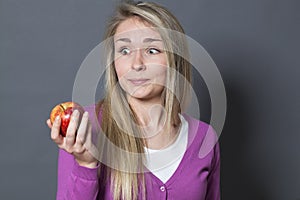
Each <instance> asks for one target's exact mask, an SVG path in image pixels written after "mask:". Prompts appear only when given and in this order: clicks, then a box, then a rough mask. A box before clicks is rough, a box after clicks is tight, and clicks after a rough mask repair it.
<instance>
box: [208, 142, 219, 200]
mask: <svg viewBox="0 0 300 200" xmlns="http://www.w3.org/2000/svg"><path fill="white" fill-rule="evenodd" d="M213 152H214V155H213V158H212V163H211V170H210V173H209V176H208V181H207V193H206V198H205V199H206V200H220V198H221V197H220V148H219V143H216V145H215V147H214V151H213Z"/></svg>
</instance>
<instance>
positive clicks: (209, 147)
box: [183, 114, 219, 158]
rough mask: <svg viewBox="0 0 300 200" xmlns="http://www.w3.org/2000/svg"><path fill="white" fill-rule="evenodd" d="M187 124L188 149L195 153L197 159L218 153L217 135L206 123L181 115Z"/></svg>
mask: <svg viewBox="0 0 300 200" xmlns="http://www.w3.org/2000/svg"><path fill="white" fill-rule="evenodd" d="M183 116H184V118H185V120H186V121H187V122H188V132H189V133H188V148H192V149H194V150H196V151H197V153H199V154H198V156H199V158H204V157H206V156H207V155H208V154H215V153H216V152H215V151H218V148H219V147H218V146H219V144H218V134H217V133H216V131H215V129H214V128H213V127H212V126H211V125H210V124H208V123H206V122H204V121H201V120H198V119H196V118H194V117H191V116H189V115H187V114H183Z"/></svg>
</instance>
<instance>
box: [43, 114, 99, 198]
mask: <svg viewBox="0 0 300 200" xmlns="http://www.w3.org/2000/svg"><path fill="white" fill-rule="evenodd" d="M47 124H48V126H49V128H51V139H52V140H53V141H54V142H55V143H56V144H57V145H58V147H59V148H60V150H59V159H58V188H57V199H58V200H65V199H66V200H80V199H84V200H93V199H96V198H97V193H98V189H99V187H98V176H97V172H98V169H97V168H98V167H99V166H98V161H97V159H96V158H94V157H93V155H92V154H91V153H90V152H89V150H88V149H87V148H86V144H89V143H90V142H91V135H92V125H91V123H90V121H89V114H88V112H85V113H84V114H83V116H82V118H81V122H80V123H79V112H78V111H77V112H76V111H74V112H73V114H72V116H71V121H70V124H69V126H68V129H67V134H66V137H62V135H60V134H59V133H60V124H61V119H60V118H59V117H57V118H56V119H55V121H54V123H53V124H51V122H50V120H47Z"/></svg>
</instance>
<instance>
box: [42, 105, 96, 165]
mask: <svg viewBox="0 0 300 200" xmlns="http://www.w3.org/2000/svg"><path fill="white" fill-rule="evenodd" d="M79 119H80V118H79V111H77V110H75V111H74V112H73V114H72V116H71V120H70V124H69V126H68V129H67V134H66V137H63V136H62V135H61V134H60V125H61V119H60V118H59V117H57V118H56V119H55V120H54V122H53V124H51V121H50V119H48V120H47V122H46V123H47V125H48V127H49V128H50V129H51V139H52V140H53V141H54V142H55V143H56V144H57V145H58V147H59V148H61V149H64V150H65V151H66V152H68V153H70V154H72V155H74V157H75V160H76V161H77V162H78V164H79V165H81V166H84V167H88V168H94V167H96V166H97V164H98V161H97V159H96V158H94V157H93V156H92V154H91V153H90V152H89V150H88V149H87V148H86V146H87V145H85V144H86V143H87V142H90V141H91V138H92V124H91V122H90V120H89V114H88V112H84V114H83V116H82V119H81V122H79V121H80V120H79Z"/></svg>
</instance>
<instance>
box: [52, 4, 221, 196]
mask: <svg viewBox="0 0 300 200" xmlns="http://www.w3.org/2000/svg"><path fill="white" fill-rule="evenodd" d="M172 31H174V32H178V33H181V34H183V33H184V31H183V29H182V27H181V26H180V24H179V22H178V21H177V20H176V18H175V17H174V16H173V15H172V14H171V13H170V12H169V11H168V10H167V9H165V8H164V7H162V6H160V5H157V4H155V3H144V2H133V1H127V2H125V3H121V4H120V5H119V7H118V8H117V10H116V13H115V15H114V16H113V17H112V19H111V21H110V23H109V24H108V28H107V32H106V38H105V39H106V53H107V54H106V57H107V66H108V67H107V70H106V93H105V97H104V99H102V100H101V101H99V103H98V104H97V105H95V106H91V107H89V108H86V110H87V111H86V112H85V113H84V115H83V118H82V120H81V121H80V122H79V116H78V115H79V114H78V112H76V111H75V112H74V113H73V115H72V120H71V123H70V125H69V128H68V131H67V135H66V137H65V138H63V137H62V136H60V135H59V130H60V129H59V127H60V123H61V122H60V119H59V118H57V119H56V120H55V122H54V123H53V125H51V124H50V122H49V120H48V122H47V123H48V126H49V127H50V128H51V138H52V140H53V141H54V142H55V143H56V144H57V145H58V146H59V148H60V150H59V161H58V164H59V166H58V190H57V199H68V200H72V199H85V200H92V199H107V200H112V199H114V200H115V199H124V200H127V199H155V200H160V199H189V200H193V199H194V200H217V199H220V189H219V178H220V177H219V176H220V158H219V147H218V143H216V145H214V146H213V148H212V149H211V151H209V152H208V154H207V155H206V156H205V157H199V151H200V148H201V145H203V144H204V138H206V140H207V138H209V137H207V134H208V132H209V131H208V130H211V127H210V126H209V125H208V124H206V123H204V122H201V121H198V120H196V119H194V118H192V117H190V116H188V115H186V114H184V113H182V111H183V108H182V107H183V105H184V102H185V101H186V99H185V98H186V97H187V96H188V94H189V92H188V91H189V85H190V80H191V74H190V64H189V62H188V61H187V59H185V58H188V50H187V44H186V41H185V38H184V37H182V36H180V35H177V34H173V33H172ZM94 111H95V112H94ZM92 119H96V120H97V121H98V122H99V124H101V127H100V129H101V133H103V134H104V135H105V138H107V140H108V141H109V143H108V142H106V143H104V144H103V145H99V149H98V150H99V152H101V158H100V157H98V156H95V155H94V154H93V152H92V150H91V149H89V148H88V145H86V142H87V140H88V138H91V135H92V133H93V132H95V131H96V132H97V130H98V129H97V128H96V130H95V128H92V127H93V126H94V125H93V124H92V123H91V121H93V120H92ZM94 127H95V126H94ZM100 129H99V130H100ZM99 130H98V131H99ZM210 139H211V140H212V141H215V138H214V137H213V134H212V137H211V138H210ZM100 143H101V142H100ZM108 144H113V145H112V146H114V147H117V148H118V149H120V150H119V151H118V150H116V151H114V150H112V148H110V147H108V146H109V145H108ZM124 152H128V153H127V154H126V153H125V154H124ZM171 158H172V159H171Z"/></svg>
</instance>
